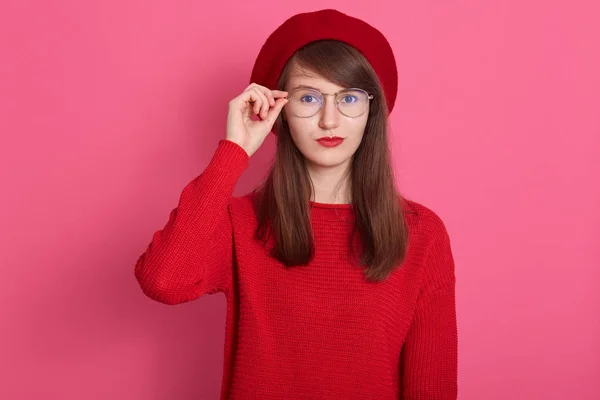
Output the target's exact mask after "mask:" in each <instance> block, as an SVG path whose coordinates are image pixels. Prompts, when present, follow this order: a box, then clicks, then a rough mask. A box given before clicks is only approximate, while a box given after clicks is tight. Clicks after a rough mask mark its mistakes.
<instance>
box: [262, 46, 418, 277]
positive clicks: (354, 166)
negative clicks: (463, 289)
mask: <svg viewBox="0 0 600 400" xmlns="http://www.w3.org/2000/svg"><path fill="white" fill-rule="evenodd" d="M297 67H300V68H302V69H304V70H309V71H311V72H314V73H317V74H318V75H319V76H321V77H323V78H325V79H327V80H329V81H331V82H333V83H336V84H338V85H340V86H343V87H358V88H361V89H364V90H366V91H367V92H368V93H369V94H372V95H373V100H371V104H370V109H369V115H368V120H367V125H366V127H365V132H364V135H363V139H362V142H361V144H360V145H359V147H358V149H357V150H356V152H355V153H354V155H353V157H352V163H351V167H350V168H349V171H348V175H347V176H349V178H350V180H351V181H350V182H351V199H352V200H351V202H352V208H353V211H354V214H355V219H354V232H353V235H352V237H354V235H355V234H357V233H358V234H359V238H360V243H361V246H360V247H361V250H362V254H360V264H361V266H364V267H365V272H364V273H365V276H366V278H367V280H369V281H371V282H376V281H381V280H384V279H385V278H387V277H388V276H389V274H390V273H391V272H392V271H393V270H394V269H395V268H396V267H398V266H399V265H400V264H401V263H402V262H403V261H404V258H405V256H406V251H407V247H408V229H407V226H406V221H405V219H404V215H403V212H402V209H403V207H402V204H403V203H402V202H403V198H402V196H400V195H399V193H398V191H397V189H396V185H395V180H394V173H393V170H392V166H391V161H390V152H389V148H388V124H387V118H388V109H387V105H386V102H385V95H384V93H383V88H382V87H381V84H380V82H379V79H378V78H377V74H376V73H375V71H374V70H373V68H372V66H371V64H370V63H369V62H368V61H367V59H366V58H365V57H364V56H363V55H362V54H361V53H360V52H359V51H358V50H356V49H355V48H353V47H351V46H349V45H347V44H345V43H342V42H340V41H336V40H321V41H317V42H312V43H310V44H308V45H306V46H304V47H302V48H301V49H299V50H298V51H297V52H296V53H295V54H294V55H293V56H292V58H291V59H290V60H289V61H288V62H287V64H286V66H285V68H284V70H283V72H282V74H281V77H280V79H279V83H278V87H277V89H279V90H285V85H286V83H287V81H288V78H289V76H290V74H291V73H292V72H293V71H294V68H297ZM274 130H275V131H276V132H277V137H278V139H277V151H276V155H275V161H274V163H273V165H272V167H271V170H270V172H269V175H268V176H267V178H266V180H265V182H264V183H263V184H262V185H261V186H259V187H258V188H257V189H256V190H255V191H254V192H255V201H254V207H255V212H256V216H257V220H258V229H257V231H256V237H257V239H259V240H263V241H265V242H266V241H267V238H268V237H269V235H273V239H274V240H275V245H274V247H273V249H272V251H271V255H272V256H273V257H275V258H276V259H278V260H279V261H280V262H282V263H283V264H284V265H286V266H288V267H292V266H299V265H306V264H308V263H309V262H310V261H311V260H312V258H313V256H314V238H313V231H312V227H311V222H310V209H309V207H310V203H309V200H310V199H311V195H312V193H313V186H312V182H311V179H310V176H309V174H308V170H307V168H306V165H305V163H304V156H303V155H302V153H301V152H300V150H298V148H297V147H296V145H295V144H294V142H293V140H292V136H291V134H290V130H289V126H288V124H287V122H286V121H285V119H284V118H283V113H282V114H280V116H279V118H278V120H277V121H276V123H275V126H274ZM351 248H353V247H351Z"/></svg>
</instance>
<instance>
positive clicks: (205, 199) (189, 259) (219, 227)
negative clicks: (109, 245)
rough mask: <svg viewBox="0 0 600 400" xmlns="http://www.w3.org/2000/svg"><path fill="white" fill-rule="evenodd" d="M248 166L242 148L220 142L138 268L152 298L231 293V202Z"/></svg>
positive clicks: (169, 299)
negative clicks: (240, 178)
mask: <svg viewBox="0 0 600 400" xmlns="http://www.w3.org/2000/svg"><path fill="white" fill-rule="evenodd" d="M248 162H249V157H248V154H247V153H246V151H245V150H244V149H243V148H242V147H240V146H239V145H237V144H236V143H234V142H231V141H228V140H221V141H220V142H219V144H218V146H217V149H216V151H215V153H214V155H213V158H212V160H211V161H210V163H209V164H208V166H207V167H206V169H205V170H204V172H202V174H200V175H199V176H198V177H196V178H195V179H194V180H192V181H191V182H190V183H188V184H187V185H186V186H185V188H184V189H183V191H182V192H181V195H180V197H179V203H178V206H177V207H176V208H175V209H173V210H172V211H171V213H170V216H169V219H168V222H167V223H166V225H165V226H164V227H163V228H162V229H161V230H158V231H156V232H155V233H154V235H153V237H152V240H151V242H150V244H149V245H148V247H147V249H146V251H145V252H144V253H143V254H142V255H141V256H140V257H139V258H138V260H137V263H136V265H135V277H136V279H137V281H138V282H139V284H140V286H141V288H142V291H143V292H144V293H145V294H146V295H147V296H148V297H150V298H152V299H154V300H157V301H159V302H161V303H166V304H178V303H183V302H186V301H191V300H194V299H196V298H198V297H200V296H202V295H204V294H212V293H216V292H226V291H227V290H228V289H229V288H230V286H231V282H232V268H233V266H232V258H233V239H232V235H233V231H232V223H231V219H230V215H229V200H230V199H231V197H232V194H233V190H234V188H235V184H236V183H237V181H238V179H239V177H240V176H241V174H242V173H243V172H244V170H245V169H246V168H247V166H248Z"/></svg>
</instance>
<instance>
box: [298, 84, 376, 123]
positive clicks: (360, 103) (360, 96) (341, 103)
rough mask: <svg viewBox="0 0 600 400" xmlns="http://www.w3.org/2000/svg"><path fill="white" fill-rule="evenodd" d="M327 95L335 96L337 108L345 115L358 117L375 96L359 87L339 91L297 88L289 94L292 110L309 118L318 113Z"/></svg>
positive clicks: (365, 110)
mask: <svg viewBox="0 0 600 400" xmlns="http://www.w3.org/2000/svg"><path fill="white" fill-rule="evenodd" d="M325 96H334V98H335V106H336V108H337V109H338V110H339V111H340V112H341V113H342V114H344V115H345V116H347V117H350V118H356V117H360V116H361V115H363V114H364V113H365V112H367V110H368V109H369V102H370V100H371V99H372V98H373V96H372V95H369V93H367V92H366V91H364V90H362V89H358V88H350V89H345V90H341V91H339V92H337V93H321V92H320V91H318V90H317V89H312V88H297V89H294V90H293V91H292V92H290V94H289V95H288V97H287V99H288V100H289V103H288V104H287V107H290V111H291V112H292V114H294V115H295V116H296V117H299V118H309V117H312V116H314V115H316V114H317V113H318V112H319V111H320V110H321V108H322V107H323V104H325Z"/></svg>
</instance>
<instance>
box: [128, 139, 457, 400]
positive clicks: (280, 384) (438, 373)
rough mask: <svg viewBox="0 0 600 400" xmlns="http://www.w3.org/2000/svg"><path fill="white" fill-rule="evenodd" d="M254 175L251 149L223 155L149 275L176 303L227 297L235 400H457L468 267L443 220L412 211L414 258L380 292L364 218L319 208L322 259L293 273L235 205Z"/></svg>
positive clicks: (157, 238) (174, 223)
mask: <svg viewBox="0 0 600 400" xmlns="http://www.w3.org/2000/svg"><path fill="white" fill-rule="evenodd" d="M247 166H248V155H247V154H246V152H245V151H244V150H243V149H242V148H241V147H240V146H238V145H237V144H235V143H233V142H231V141H227V140H222V141H221V142H219V145H218V147H217V150H216V152H215V154H214V156H213V158H212V160H211V162H210V163H209V165H208V166H207V167H206V169H205V171H204V172H203V173H202V174H201V175H200V176H198V177H197V178H195V179H194V180H193V181H191V182H190V183H189V184H188V185H187V186H186V187H185V188H184V189H183V191H182V193H181V196H180V200H179V204H178V206H177V208H175V209H174V210H173V211H172V212H171V214H170V217H169V220H168V222H167V223H166V225H165V226H164V228H163V229H161V230H159V231H157V232H156V233H155V234H154V236H153V238H152V242H151V243H150V244H149V246H148V248H147V250H146V252H145V253H144V254H143V255H141V257H140V258H139V260H138V262H137V264H136V267H135V276H136V278H137V280H138V282H139V284H140V285H141V288H142V290H143V292H144V293H145V294H146V295H147V296H149V297H150V298H152V299H155V300H157V301H160V302H163V303H167V304H177V303H182V302H186V301H190V300H193V299H196V298H198V297H200V296H202V295H204V294H212V293H216V292H224V293H225V295H226V297H227V317H226V340H225V350H224V356H225V362H224V370H223V383H222V390H221V399H222V400H229V399H232V400H271V399H272V400H282V399H286V400H294V399H302V400H313V399H314V400H317V399H323V400H338V399H339V400H398V399H419V400H422V399H444V400H445V399H456V397H457V326H456V309H455V275H454V261H453V257H452V252H451V249H450V241H449V238H448V234H447V232H446V229H445V227H444V224H443V222H442V221H441V220H440V218H439V217H438V216H437V215H436V214H435V213H434V212H432V211H431V210H429V209H428V208H426V207H424V206H422V205H420V204H418V203H415V202H410V201H409V202H408V203H407V205H408V207H407V209H406V212H405V214H406V218H407V222H408V226H409V241H410V242H409V248H408V254H407V258H406V260H405V262H404V264H403V265H402V267H401V268H399V269H396V270H395V271H394V272H393V273H392V275H390V277H389V278H388V279H387V280H385V281H383V282H380V283H369V282H367V281H366V280H365V279H364V275H363V272H362V270H361V269H360V268H358V267H356V266H354V265H352V264H351V263H350V261H349V258H348V255H349V248H348V243H349V238H350V236H349V235H351V232H352V223H353V212H352V206H351V205H339V204H338V205H333V204H321V203H312V206H313V207H312V208H311V217H310V218H311V223H312V227H313V231H314V240H315V257H314V259H313V260H312V261H311V263H310V264H309V265H307V266H300V267H292V268H286V267H284V266H283V264H281V263H280V262H279V261H277V260H275V259H273V258H271V257H269V255H268V251H267V250H266V249H265V248H264V246H263V244H262V243H261V242H258V241H256V240H255V239H254V233H255V229H256V226H257V221H256V217H255V214H254V212H253V209H252V205H251V197H250V196H251V195H246V196H243V197H233V196H232V193H233V189H234V186H235V184H236V182H237V181H238V179H239V177H240V175H241V174H242V172H243V171H244V170H245V169H246V167H247Z"/></svg>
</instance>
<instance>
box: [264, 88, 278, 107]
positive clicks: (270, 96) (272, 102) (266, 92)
mask: <svg viewBox="0 0 600 400" xmlns="http://www.w3.org/2000/svg"><path fill="white" fill-rule="evenodd" d="M261 90H262V93H263V94H264V95H265V96H267V100H269V105H270V106H271V107H273V106H274V105H275V97H274V96H273V93H271V91H270V90H269V89H267V88H262V89H261Z"/></svg>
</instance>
